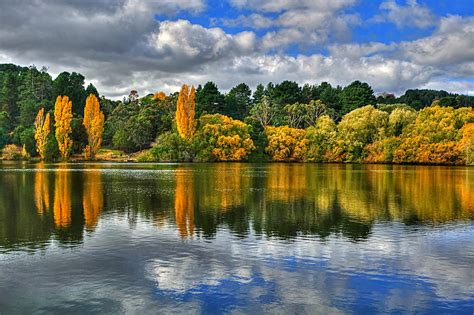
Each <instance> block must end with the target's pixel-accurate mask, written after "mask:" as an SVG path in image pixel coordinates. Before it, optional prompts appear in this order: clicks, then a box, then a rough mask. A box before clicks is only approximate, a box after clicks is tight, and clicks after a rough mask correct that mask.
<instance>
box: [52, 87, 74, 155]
mask: <svg viewBox="0 0 474 315" xmlns="http://www.w3.org/2000/svg"><path fill="white" fill-rule="evenodd" d="M54 121H55V124H54V126H55V127H56V140H57V141H58V148H59V152H60V153H61V157H62V158H63V159H64V160H67V159H68V158H69V155H70V153H71V148H72V139H71V138H70V134H71V132H72V130H71V121H72V102H71V101H70V100H69V97H67V96H58V97H57V98H56V104H55V105H54Z"/></svg>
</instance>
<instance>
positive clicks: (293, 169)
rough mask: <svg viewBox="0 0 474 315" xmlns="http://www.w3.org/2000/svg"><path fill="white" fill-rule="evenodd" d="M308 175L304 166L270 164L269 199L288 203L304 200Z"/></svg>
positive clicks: (267, 189) (267, 185)
mask: <svg viewBox="0 0 474 315" xmlns="http://www.w3.org/2000/svg"><path fill="white" fill-rule="evenodd" d="M308 175H309V174H307V173H306V168H305V165H304V164H283V163H277V164H270V165H269V167H268V178H267V183H266V187H265V188H266V191H267V194H266V195H267V198H269V199H270V200H279V201H286V202H291V201H294V200H296V199H301V198H304V197H305V196H306V193H307V189H306V176H308Z"/></svg>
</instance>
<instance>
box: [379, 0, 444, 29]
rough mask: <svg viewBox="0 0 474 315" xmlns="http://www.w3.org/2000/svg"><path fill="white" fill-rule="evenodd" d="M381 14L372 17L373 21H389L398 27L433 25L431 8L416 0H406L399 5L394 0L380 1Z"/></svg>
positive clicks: (425, 26)
mask: <svg viewBox="0 0 474 315" xmlns="http://www.w3.org/2000/svg"><path fill="white" fill-rule="evenodd" d="M380 9H381V10H382V11H383V13H382V14H380V15H377V16H376V17H375V18H374V21H375V22H391V23H394V24H395V25H396V26H397V27H398V28H405V27H407V26H414V27H418V28H427V27H430V26H433V25H434V22H435V18H434V15H433V14H432V13H431V10H430V9H429V8H428V7H426V6H424V5H420V4H418V3H417V1H416V0H406V5H399V4H397V2H396V1H394V0H389V1H385V2H382V3H381V4H380Z"/></svg>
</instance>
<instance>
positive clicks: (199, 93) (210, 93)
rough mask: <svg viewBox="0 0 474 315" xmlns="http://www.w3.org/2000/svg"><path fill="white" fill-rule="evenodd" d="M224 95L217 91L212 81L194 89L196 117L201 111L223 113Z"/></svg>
mask: <svg viewBox="0 0 474 315" xmlns="http://www.w3.org/2000/svg"><path fill="white" fill-rule="evenodd" d="M224 104H225V100H224V95H222V94H221V92H219V89H218V88H217V85H216V84H215V83H214V82H207V83H206V84H204V87H202V88H201V89H200V88H199V87H198V89H197V90H196V113H197V115H196V118H198V117H199V116H201V115H202V114H203V113H207V114H215V113H224V112H225V108H224Z"/></svg>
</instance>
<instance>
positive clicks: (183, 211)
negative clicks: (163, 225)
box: [174, 169, 194, 237]
mask: <svg viewBox="0 0 474 315" xmlns="http://www.w3.org/2000/svg"><path fill="white" fill-rule="evenodd" d="M186 175H187V173H186V171H185V170H183V169H178V170H176V192H175V194H174V212H175V220H176V225H177V226H178V231H179V236H181V237H188V236H192V235H193V234H194V200H193V199H194V189H193V178H192V176H186Z"/></svg>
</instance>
